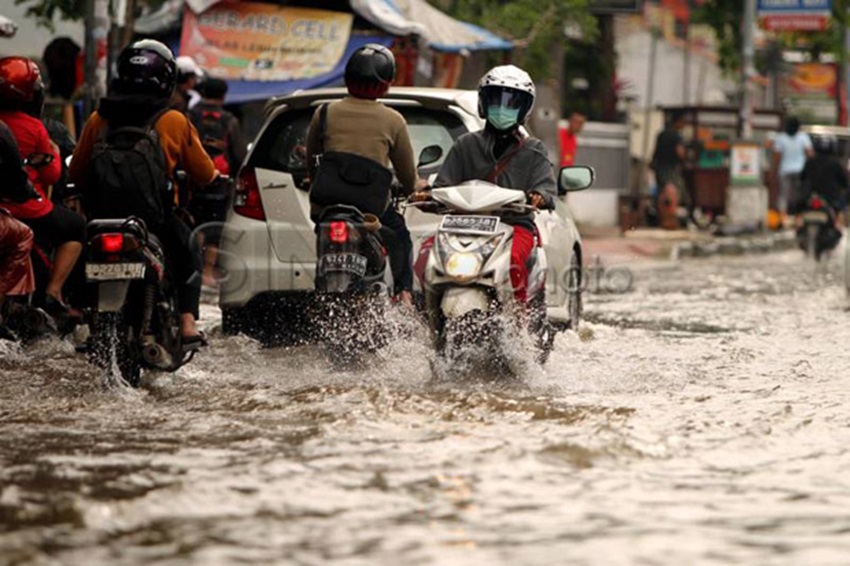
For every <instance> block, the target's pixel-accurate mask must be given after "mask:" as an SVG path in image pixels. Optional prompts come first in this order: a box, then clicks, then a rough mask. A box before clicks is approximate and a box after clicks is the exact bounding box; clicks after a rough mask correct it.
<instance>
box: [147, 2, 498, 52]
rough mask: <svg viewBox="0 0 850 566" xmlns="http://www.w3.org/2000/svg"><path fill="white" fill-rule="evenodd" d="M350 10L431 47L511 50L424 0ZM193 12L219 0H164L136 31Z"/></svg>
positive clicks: (356, 5)
mask: <svg viewBox="0 0 850 566" xmlns="http://www.w3.org/2000/svg"><path fill="white" fill-rule="evenodd" d="M350 2H351V10H352V11H353V12H354V13H355V14H357V15H358V16H360V17H361V18H363V19H364V20H366V21H368V22H369V23H371V24H372V25H374V26H375V27H377V28H378V29H380V30H383V31H385V32H387V33H388V34H390V35H394V36H399V37H406V36H409V35H418V36H420V37H422V38H423V39H424V40H425V42H426V43H427V44H428V46H429V47H430V48H431V49H435V50H437V51H447V52H454V53H460V52H463V51H481V50H501V51H507V50H510V49H513V44H512V43H511V42H510V41H508V40H505V39H502V38H501V37H499V36H497V35H495V34H493V33H491V32H489V31H487V30H486V29H484V28H480V27H478V26H474V25H472V24H469V23H466V22H462V21H460V20H456V19H454V18H452V17H451V16H449V15H448V14H444V13H443V12H441V11H440V10H438V9H437V8H435V7H433V6H431V5H430V4H429V3H428V2H427V1H426V0H350ZM184 3H185V4H187V5H188V7H189V9H192V10H193V11H195V13H200V12H203V11H204V10H207V9H209V8H210V7H212V6H214V5H215V4H217V3H218V0H186V1H185V2H184V0H166V2H165V3H163V4H162V6H161V7H160V8H159V9H158V10H155V11H152V12H150V13H148V14H145V15H143V16H141V17H140V18H138V19H137V20H136V23H135V27H136V31H137V32H138V33H143V34H161V33H164V32H167V31H170V30H173V29H176V28H179V27H180V22H181V19H180V14H181V8H182V7H183V4H184Z"/></svg>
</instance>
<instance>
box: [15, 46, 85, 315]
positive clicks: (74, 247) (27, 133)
mask: <svg viewBox="0 0 850 566" xmlns="http://www.w3.org/2000/svg"><path fill="white" fill-rule="evenodd" d="M43 90H44V85H43V84H42V81H41V72H40V71H39V68H38V66H37V65H36V64H35V63H34V62H33V61H31V60H29V59H27V58H25V57H5V58H3V59H0V120H2V121H3V122H5V123H6V125H8V126H9V128H10V129H11V130H12V132H13V133H14V135H15V138H16V140H17V144H18V149H19V151H20V154H21V155H22V156H23V157H25V158H27V157H29V156H31V155H36V154H46V155H48V156H49V158H48V159H47V160H46V161H44V165H43V166H39V167H35V166H30V167H27V173H28V175H29V179H30V181H31V182H32V184H33V186H34V187H35V188H36V190H37V191H38V195H39V196H38V198H32V199H29V200H26V201H24V202H21V203H9V204H7V205H6V208H7V209H8V210H9V212H11V213H12V215H13V216H15V218H17V219H19V220H21V221H22V222H23V223H25V224H26V225H28V226H29V227H30V228H32V231H33V232H34V234H35V239H36V242H37V243H41V244H42V245H46V246H47V247H52V248H53V249H54V250H55V254H54V257H53V264H52V266H51V271H50V277H49V279H48V282H47V286H46V288H45V289H44V292H45V299H44V306H45V310H47V312H48V313H50V314H51V315H60V316H63V315H67V314H68V313H69V312H70V311H69V308H68V307H67V306H66V305H65V302H64V299H63V295H62V288H63V287H64V285H65V282H66V281H67V280H68V277H69V275H70V274H71V271H72V269H73V268H74V265H75V264H76V262H77V260H78V259H79V257H80V254H81V253H82V250H83V243H84V241H85V220H84V219H83V218H82V217H81V216H80V215H78V214H76V213H74V212H72V211H71V210H69V209H67V208H65V207H63V206H59V205H54V204H53V203H52V202H51V201H50V199H49V198H48V189H49V187H50V186H51V185H52V184H54V183H55V182H57V181H58V180H59V177H60V175H61V172H62V164H61V160H60V158H59V151H58V149H57V148H56V145H55V144H54V143H53V142H52V141H51V140H50V137H49V135H48V133H47V130H46V129H45V127H44V124H42V123H41V121H40V120H39V119H38V118H35V117H33V116H32V115H31V114H32V113H33V112H34V110H33V108H34V105H37V106H39V107H40V105H41V102H40V101H41V100H43Z"/></svg>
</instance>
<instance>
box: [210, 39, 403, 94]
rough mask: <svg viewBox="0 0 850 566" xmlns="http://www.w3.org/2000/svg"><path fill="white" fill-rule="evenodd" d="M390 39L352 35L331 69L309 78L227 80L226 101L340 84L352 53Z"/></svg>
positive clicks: (389, 43) (387, 41)
mask: <svg viewBox="0 0 850 566" xmlns="http://www.w3.org/2000/svg"><path fill="white" fill-rule="evenodd" d="M392 41H393V38H392V37H388V36H383V37H381V36H363V35H352V36H351V38H350V39H349V40H348V47H346V50H345V55H344V56H343V57H341V58H340V60H339V62H337V64H336V66H335V67H334V68H333V70H332V71H330V72H329V73H325V74H323V75H319V76H316V77H312V78H309V79H298V80H293V81H227V85H228V91H227V103H228V104H242V103H244V102H255V101H258V100H267V99H269V98H271V97H272V96H283V95H286V94H289V93H291V92H295V91H296V90H303V89H312V88H322V87H327V86H338V85H342V84H343V75H344V72H345V63H346V62H347V61H348V59H349V57H351V54H352V53H354V52H355V51H356V50H357V49H359V48H360V47H362V46H364V45H366V44H367V43H380V44H381V45H386V46H389V45H391V44H392Z"/></svg>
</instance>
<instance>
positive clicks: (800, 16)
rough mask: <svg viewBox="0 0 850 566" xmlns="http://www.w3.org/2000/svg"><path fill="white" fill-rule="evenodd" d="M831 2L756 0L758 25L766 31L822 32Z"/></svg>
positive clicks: (830, 0)
mask: <svg viewBox="0 0 850 566" xmlns="http://www.w3.org/2000/svg"><path fill="white" fill-rule="evenodd" d="M831 14H832V0H758V16H759V24H760V25H761V27H762V28H764V29H766V30H768V31H822V30H824V29H826V26H827V24H828V23H829V17H830V15H831Z"/></svg>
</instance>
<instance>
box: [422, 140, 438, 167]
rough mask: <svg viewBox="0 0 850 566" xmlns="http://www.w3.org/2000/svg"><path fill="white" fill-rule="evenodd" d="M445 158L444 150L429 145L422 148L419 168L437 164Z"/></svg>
mask: <svg viewBox="0 0 850 566" xmlns="http://www.w3.org/2000/svg"><path fill="white" fill-rule="evenodd" d="M442 156H443V148H442V147H440V146H438V145H429V146H428V147H424V148H422V151H421V152H420V153H419V164H418V165H417V167H424V166H426V165H431V164H432V163H436V162H437V161H439V160H440V158H441V157H442Z"/></svg>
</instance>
